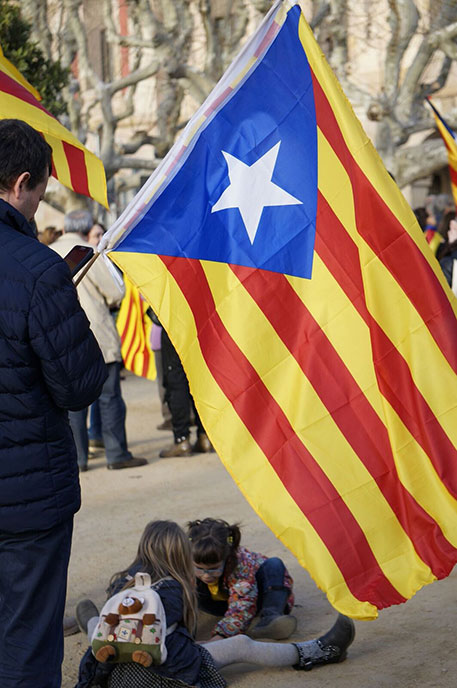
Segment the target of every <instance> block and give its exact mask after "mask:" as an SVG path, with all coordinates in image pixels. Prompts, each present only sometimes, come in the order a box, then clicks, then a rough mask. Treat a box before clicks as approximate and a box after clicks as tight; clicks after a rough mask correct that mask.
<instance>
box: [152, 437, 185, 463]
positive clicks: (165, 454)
mask: <svg viewBox="0 0 457 688" xmlns="http://www.w3.org/2000/svg"><path fill="white" fill-rule="evenodd" d="M191 455H192V449H191V448H190V442H189V440H188V439H185V440H182V441H181V442H175V443H174V444H172V445H171V447H168V449H162V451H161V452H160V453H159V456H160V458H161V459H169V458H171V457H172V456H191Z"/></svg>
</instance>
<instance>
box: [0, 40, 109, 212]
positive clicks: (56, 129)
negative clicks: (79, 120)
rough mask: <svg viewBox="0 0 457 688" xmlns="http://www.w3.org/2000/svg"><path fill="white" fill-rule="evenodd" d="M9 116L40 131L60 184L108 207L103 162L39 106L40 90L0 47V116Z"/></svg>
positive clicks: (1, 117)
mask: <svg viewBox="0 0 457 688" xmlns="http://www.w3.org/2000/svg"><path fill="white" fill-rule="evenodd" d="M9 118H12V119H20V120H23V121H24V122H27V124H30V126H31V127H33V128H34V129H36V130H37V131H39V132H41V133H42V134H43V136H44V138H45V139H46V141H47V142H48V143H49V145H50V146H51V148H52V166H53V170H52V172H53V175H54V176H55V177H56V179H58V180H59V182H61V184H63V185H64V186H66V187H68V188H69V189H72V191H75V192H76V193H79V194H82V195H83V196H89V197H90V198H93V199H94V200H95V201H98V203H100V204H101V205H103V206H105V208H108V199H107V195H106V177H105V169H104V167H103V163H102V161H101V160H100V159H99V158H97V156H96V155H94V153H91V151H89V150H88V149H87V148H85V147H84V146H83V145H82V144H81V143H80V142H79V141H78V139H77V138H76V137H75V136H73V134H72V133H71V132H70V131H68V129H66V128H65V127H64V126H63V125H62V124H60V122H59V121H58V120H57V119H56V118H55V117H54V116H53V115H51V113H50V112H48V111H47V110H46V109H45V108H44V107H43V106H42V105H41V103H40V97H39V93H38V92H37V91H36V90H35V88H33V86H32V85H31V84H29V82H28V81H27V80H26V79H25V78H24V77H23V76H22V75H21V73H20V72H19V71H18V70H17V69H16V67H14V65H13V64H12V63H11V62H10V61H9V60H8V59H7V58H6V57H5V56H4V54H3V51H2V49H1V48H0V119H9Z"/></svg>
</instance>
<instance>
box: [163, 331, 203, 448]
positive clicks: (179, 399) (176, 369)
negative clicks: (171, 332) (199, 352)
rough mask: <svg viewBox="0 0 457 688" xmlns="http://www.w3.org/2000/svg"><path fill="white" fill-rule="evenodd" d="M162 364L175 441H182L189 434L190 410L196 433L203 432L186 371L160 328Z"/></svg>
mask: <svg viewBox="0 0 457 688" xmlns="http://www.w3.org/2000/svg"><path fill="white" fill-rule="evenodd" d="M161 350H162V366H163V384H164V387H165V401H166V402H167V404H168V407H169V409H170V413H171V423H172V425H173V434H174V437H175V442H182V440H183V439H186V438H187V437H189V434H190V410H191V408H192V409H193V411H194V415H195V422H196V425H197V435H200V434H201V433H203V432H205V431H204V429H203V426H202V423H201V420H200V417H199V415H198V413H197V409H196V408H195V404H194V400H193V398H192V395H191V393H190V390H189V383H188V381H187V377H186V373H185V372H184V368H183V367H182V363H181V360H180V358H179V356H178V353H177V351H176V349H175V348H174V346H173V344H172V343H171V341H170V338H169V336H168V335H167V333H166V332H165V330H164V329H162V340H161Z"/></svg>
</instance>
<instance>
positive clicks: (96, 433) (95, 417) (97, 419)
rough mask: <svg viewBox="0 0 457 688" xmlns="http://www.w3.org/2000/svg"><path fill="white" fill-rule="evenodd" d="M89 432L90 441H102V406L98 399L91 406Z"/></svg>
mask: <svg viewBox="0 0 457 688" xmlns="http://www.w3.org/2000/svg"><path fill="white" fill-rule="evenodd" d="M87 432H88V436H89V439H90V440H101V439H102V417H101V415H100V404H99V403H98V399H96V401H94V403H93V404H91V405H90V408H89V430H88V431H87Z"/></svg>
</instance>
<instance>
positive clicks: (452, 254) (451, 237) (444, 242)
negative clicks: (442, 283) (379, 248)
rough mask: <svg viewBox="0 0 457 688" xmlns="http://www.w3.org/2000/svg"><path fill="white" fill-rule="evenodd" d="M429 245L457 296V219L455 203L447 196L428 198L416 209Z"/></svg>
mask: <svg viewBox="0 0 457 688" xmlns="http://www.w3.org/2000/svg"><path fill="white" fill-rule="evenodd" d="M414 214H415V216H416V218H417V221H418V223H419V226H420V227H421V229H422V231H423V232H424V235H425V238H426V240H427V243H428V244H429V246H430V249H431V250H432V252H433V254H434V255H435V257H436V259H437V260H438V261H439V263H440V266H441V269H442V270H443V273H444V276H445V278H446V280H447V282H448V284H449V286H450V287H451V289H452V290H453V292H454V294H456V295H457V269H456V270H454V260H457V219H456V208H455V203H454V202H453V201H452V200H451V198H450V196H448V195H447V194H439V195H432V196H429V197H428V198H426V200H425V205H424V206H420V207H417V208H415V209H414Z"/></svg>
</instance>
